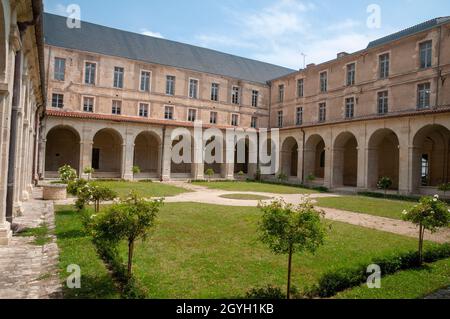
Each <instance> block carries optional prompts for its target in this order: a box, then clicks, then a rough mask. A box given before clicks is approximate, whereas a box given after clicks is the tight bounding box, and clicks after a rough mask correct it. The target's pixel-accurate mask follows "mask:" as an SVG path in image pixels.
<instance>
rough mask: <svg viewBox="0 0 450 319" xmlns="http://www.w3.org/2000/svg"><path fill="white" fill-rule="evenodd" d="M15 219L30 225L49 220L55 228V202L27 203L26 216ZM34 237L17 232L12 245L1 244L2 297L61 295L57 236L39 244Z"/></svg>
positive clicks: (0, 277)
mask: <svg viewBox="0 0 450 319" xmlns="http://www.w3.org/2000/svg"><path fill="white" fill-rule="evenodd" d="M37 194H38V193H36V194H34V195H37ZM14 222H15V223H18V224H20V225H21V226H25V227H28V228H36V227H39V226H40V225H42V224H43V223H46V224H47V225H48V227H49V229H50V230H53V229H54V227H55V223H54V211H53V203H51V202H45V201H40V200H32V201H29V202H27V203H24V214H23V216H22V217H18V218H16V219H15V220H14ZM32 241H33V238H32V237H17V236H14V237H13V239H12V241H11V244H10V245H9V246H7V247H1V246H0V299H50V298H52V299H54V298H60V297H61V284H60V280H59V275H58V270H57V264H58V247H57V245H56V239H55V238H54V236H52V241H51V242H50V243H49V244H46V245H44V246H36V245H35V244H33V243H32Z"/></svg>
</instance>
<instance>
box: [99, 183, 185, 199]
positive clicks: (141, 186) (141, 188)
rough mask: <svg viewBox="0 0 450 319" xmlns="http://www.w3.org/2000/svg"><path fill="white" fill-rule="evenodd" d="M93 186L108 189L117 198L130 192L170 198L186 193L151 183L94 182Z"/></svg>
mask: <svg viewBox="0 0 450 319" xmlns="http://www.w3.org/2000/svg"><path fill="white" fill-rule="evenodd" d="M94 184H96V185H100V186H103V187H108V188H110V189H112V190H114V191H116V192H117V193H118V194H119V197H121V198H124V197H126V196H128V194H129V192H130V191H131V190H133V191H135V192H137V193H138V194H139V195H140V196H142V197H147V198H150V197H170V196H176V195H178V194H182V193H185V192H187V190H186V189H184V188H180V187H176V186H172V185H167V184H162V183H152V182H148V181H146V182H125V181H95V182H94Z"/></svg>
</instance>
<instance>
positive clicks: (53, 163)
mask: <svg viewBox="0 0 450 319" xmlns="http://www.w3.org/2000/svg"><path fill="white" fill-rule="evenodd" d="M64 165H70V166H71V167H73V168H74V169H76V170H77V172H78V173H80V134H79V133H78V131H77V130H76V129H75V128H73V127H72V126H65V125H59V126H55V127H53V128H52V129H50V130H49V131H48V133H47V136H46V146H45V176H46V177H49V178H53V177H57V176H58V169H59V168H60V167H62V166H64Z"/></svg>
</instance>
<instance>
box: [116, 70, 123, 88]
mask: <svg viewBox="0 0 450 319" xmlns="http://www.w3.org/2000/svg"><path fill="white" fill-rule="evenodd" d="M123 72H124V70H123V68H121V67H118V66H116V67H115V68H114V87H115V88H117V89H122V88H123Z"/></svg>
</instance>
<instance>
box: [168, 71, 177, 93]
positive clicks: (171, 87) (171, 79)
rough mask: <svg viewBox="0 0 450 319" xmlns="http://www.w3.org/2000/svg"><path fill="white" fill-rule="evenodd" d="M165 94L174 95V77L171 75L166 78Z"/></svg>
mask: <svg viewBox="0 0 450 319" xmlns="http://www.w3.org/2000/svg"><path fill="white" fill-rule="evenodd" d="M166 94H167V95H175V77H174V76H172V75H168V76H166Z"/></svg>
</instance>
